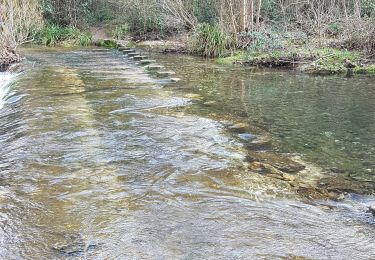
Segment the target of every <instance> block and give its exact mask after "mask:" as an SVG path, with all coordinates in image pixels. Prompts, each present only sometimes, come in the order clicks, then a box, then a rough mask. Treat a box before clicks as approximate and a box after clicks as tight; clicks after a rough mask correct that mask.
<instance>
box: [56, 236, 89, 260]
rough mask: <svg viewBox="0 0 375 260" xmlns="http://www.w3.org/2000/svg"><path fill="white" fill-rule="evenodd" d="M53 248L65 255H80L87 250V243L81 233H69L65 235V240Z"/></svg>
mask: <svg viewBox="0 0 375 260" xmlns="http://www.w3.org/2000/svg"><path fill="white" fill-rule="evenodd" d="M52 249H53V250H55V251H57V252H58V253H59V254H61V255H64V256H78V255H80V254H81V253H83V252H85V250H86V244H85V241H84V239H83V237H82V236H81V235H80V234H68V235H65V236H64V241H62V242H59V243H56V244H55V245H54V246H53V247H52Z"/></svg>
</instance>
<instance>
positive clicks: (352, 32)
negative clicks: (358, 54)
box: [339, 18, 375, 55]
mask: <svg viewBox="0 0 375 260" xmlns="http://www.w3.org/2000/svg"><path fill="white" fill-rule="evenodd" d="M374 24H375V18H366V19H361V20H359V19H352V20H350V23H349V24H347V25H346V26H345V28H344V30H343V33H342V34H341V35H340V36H339V44H340V46H339V47H342V48H345V49H349V50H363V51H365V52H366V53H368V54H371V55H373V54H375V27H374Z"/></svg>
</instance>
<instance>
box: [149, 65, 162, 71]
mask: <svg viewBox="0 0 375 260" xmlns="http://www.w3.org/2000/svg"><path fill="white" fill-rule="evenodd" d="M163 68H164V66H162V65H157V64H153V65H148V66H147V67H146V69H148V70H159V69H163Z"/></svg>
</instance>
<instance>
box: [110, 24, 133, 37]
mask: <svg viewBox="0 0 375 260" xmlns="http://www.w3.org/2000/svg"><path fill="white" fill-rule="evenodd" d="M128 33H129V26H128V25H127V24H122V25H117V26H116V27H115V29H114V30H113V31H112V36H113V38H115V39H117V40H124V39H125V38H126V36H127V35H128Z"/></svg>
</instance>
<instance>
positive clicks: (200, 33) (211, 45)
mask: <svg viewBox="0 0 375 260" xmlns="http://www.w3.org/2000/svg"><path fill="white" fill-rule="evenodd" d="M230 45H231V40H230V37H229V36H228V35H227V34H226V33H225V32H223V31H221V30H220V29H219V27H217V26H214V25H209V24H201V25H199V26H198V28H197V29H196V31H195V34H194V36H193V37H192V41H191V42H190V49H191V51H192V52H193V53H196V54H199V55H202V56H204V57H218V56H222V55H223V54H224V52H225V51H226V50H227V48H229V47H230Z"/></svg>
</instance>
